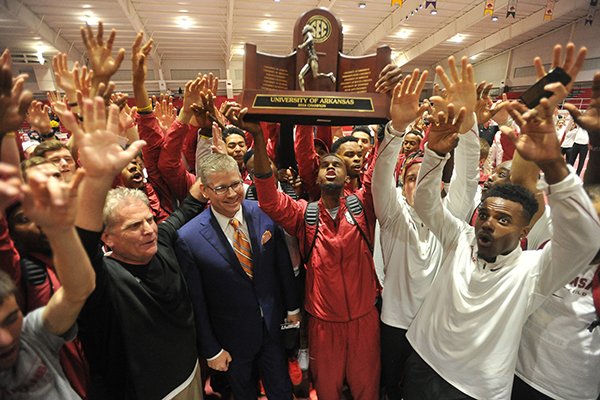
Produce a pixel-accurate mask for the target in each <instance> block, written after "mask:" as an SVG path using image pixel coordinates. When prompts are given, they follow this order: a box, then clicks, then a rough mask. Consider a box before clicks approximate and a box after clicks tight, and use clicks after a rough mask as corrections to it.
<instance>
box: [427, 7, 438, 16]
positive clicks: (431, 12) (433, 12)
mask: <svg viewBox="0 0 600 400" xmlns="http://www.w3.org/2000/svg"><path fill="white" fill-rule="evenodd" d="M429 14H431V15H437V10H436V9H435V8H434V9H433V10H431V11H429Z"/></svg>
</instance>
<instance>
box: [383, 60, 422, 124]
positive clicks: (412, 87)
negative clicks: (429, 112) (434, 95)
mask: <svg viewBox="0 0 600 400" xmlns="http://www.w3.org/2000/svg"><path fill="white" fill-rule="evenodd" d="M427 75H428V71H427V70H425V71H423V73H422V74H419V70H418V69H415V70H414V71H413V72H412V74H411V75H409V76H406V77H405V78H404V79H403V80H402V82H399V83H398V84H397V85H396V87H395V88H394V92H393V94H392V101H391V104H390V116H391V118H392V126H393V127H394V129H395V130H397V131H403V130H404V129H405V128H406V126H407V125H408V124H410V123H411V122H412V121H414V120H415V119H417V117H419V116H420V115H421V113H423V111H425V109H426V108H427V106H426V105H422V106H419V99H420V97H421V92H422V91H423V86H425V79H426V78H427Z"/></svg>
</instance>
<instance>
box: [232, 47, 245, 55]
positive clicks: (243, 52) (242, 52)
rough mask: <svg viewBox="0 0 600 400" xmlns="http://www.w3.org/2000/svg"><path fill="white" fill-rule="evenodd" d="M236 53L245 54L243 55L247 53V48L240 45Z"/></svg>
mask: <svg viewBox="0 0 600 400" xmlns="http://www.w3.org/2000/svg"><path fill="white" fill-rule="evenodd" d="M235 53H236V54H237V55H238V56H243V55H245V54H246V50H245V49H244V48H243V47H238V48H237V49H236V50H235Z"/></svg>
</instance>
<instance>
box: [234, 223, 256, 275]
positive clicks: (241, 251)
mask: <svg viewBox="0 0 600 400" xmlns="http://www.w3.org/2000/svg"><path fill="white" fill-rule="evenodd" d="M229 223H230V224H231V226H233V229H234V230H235V233H234V234H233V250H234V252H235V255H236V256H237V258H238V260H239V261H240V265H241V266H242V268H243V269H244V272H245V273H246V275H248V276H249V277H250V279H252V278H253V277H254V272H253V269H254V267H253V266H252V250H251V247H250V242H249V241H248V238H247V237H246V235H245V234H244V232H242V230H241V229H240V221H238V220H237V219H235V218H232V219H231V220H230V221H229Z"/></svg>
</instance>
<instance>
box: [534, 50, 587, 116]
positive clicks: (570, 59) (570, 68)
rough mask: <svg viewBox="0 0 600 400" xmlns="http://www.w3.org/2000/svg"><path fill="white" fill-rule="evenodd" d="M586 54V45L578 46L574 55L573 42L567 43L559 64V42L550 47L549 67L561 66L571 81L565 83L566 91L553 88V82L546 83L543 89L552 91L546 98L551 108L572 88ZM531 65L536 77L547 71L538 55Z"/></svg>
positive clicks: (560, 52)
mask: <svg viewBox="0 0 600 400" xmlns="http://www.w3.org/2000/svg"><path fill="white" fill-rule="evenodd" d="M586 55H587V48H586V47H581V48H579V50H578V51H577V55H575V44H573V43H568V44H567V46H566V48H565V60H564V61H563V63H562V64H561V59H562V46H561V45H560V44H557V45H555V46H554V48H553V49H552V64H551V65H550V69H551V70H552V69H554V68H556V67H561V68H562V69H564V70H565V71H566V73H567V74H568V75H569V76H570V77H571V82H569V84H568V85H566V92H565V91H563V90H559V91H555V90H553V89H554V88H556V87H557V86H556V85H554V84H550V85H546V87H545V88H544V89H546V90H548V91H551V92H553V93H554V94H553V95H552V96H550V98H549V99H548V100H550V106H551V109H553V108H555V107H557V106H558V105H559V104H560V103H561V102H562V101H563V100H564V99H565V98H566V97H567V95H568V94H569V92H570V91H571V89H572V88H573V84H574V83H575V79H576V78H577V74H579V71H580V70H581V67H582V66H583V61H584V60H585V56H586ZM533 66H534V67H535V72H536V75H537V79H538V80H540V79H542V78H543V77H544V76H545V75H546V73H547V72H546V69H545V68H544V64H543V63H542V59H541V58H540V57H535V58H534V59H533ZM543 109H544V107H538V111H542V110H543Z"/></svg>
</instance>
